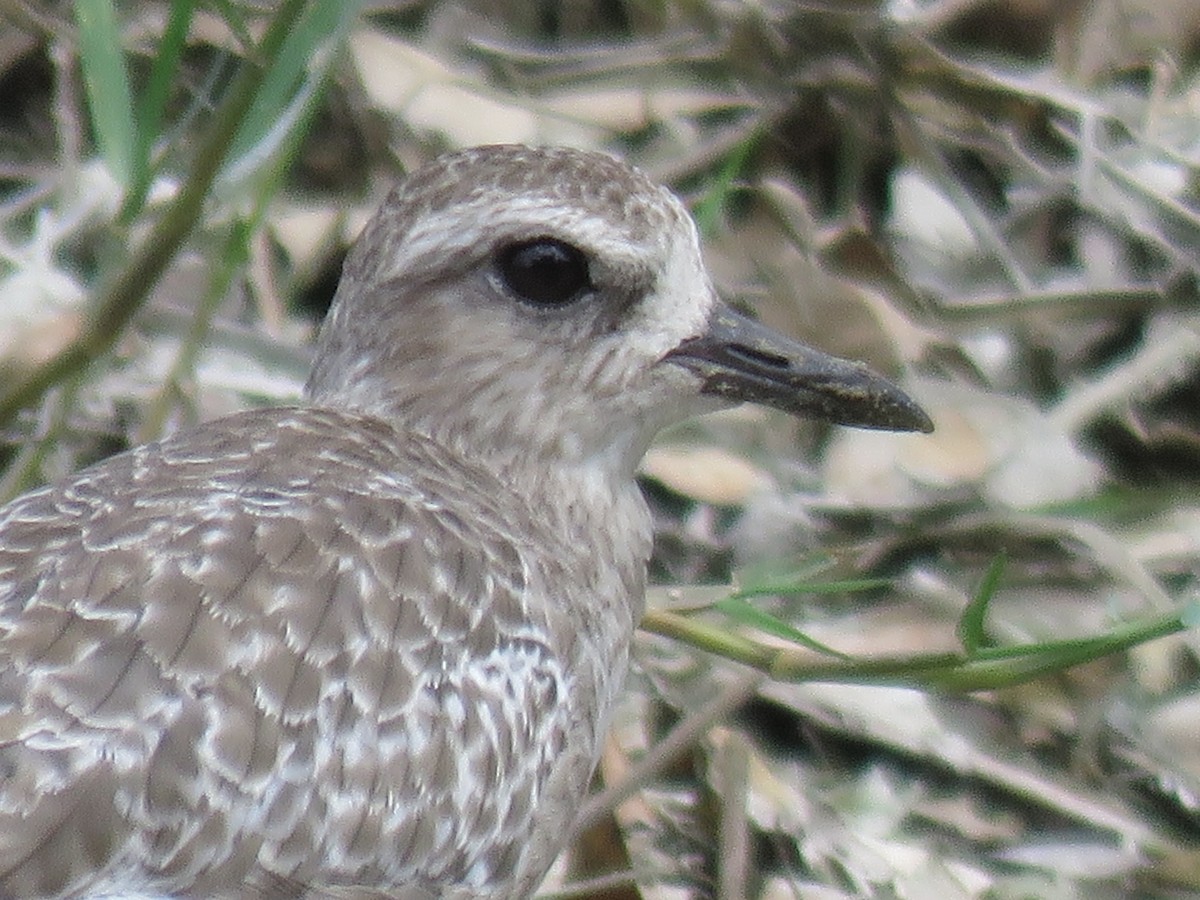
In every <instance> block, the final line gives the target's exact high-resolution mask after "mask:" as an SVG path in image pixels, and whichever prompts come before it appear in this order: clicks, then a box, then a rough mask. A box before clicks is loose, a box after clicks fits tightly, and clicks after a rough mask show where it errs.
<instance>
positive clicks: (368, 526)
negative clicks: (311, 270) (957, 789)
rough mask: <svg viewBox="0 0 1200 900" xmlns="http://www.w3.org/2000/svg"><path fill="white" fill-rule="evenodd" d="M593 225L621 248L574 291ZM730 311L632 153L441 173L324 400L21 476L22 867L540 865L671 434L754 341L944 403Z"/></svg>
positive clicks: (760, 363) (589, 728) (519, 154)
mask: <svg viewBox="0 0 1200 900" xmlns="http://www.w3.org/2000/svg"><path fill="white" fill-rule="evenodd" d="M546 242H560V243H551V244H550V245H549V246H550V247H551V249H552V250H553V251H554V252H553V253H549V256H546V255H545V254H546V253H547V252H548V251H545V247H546V246H547V243H546ZM562 245H569V247H573V248H576V250H577V252H578V253H579V254H580V257H579V258H582V259H583V260H585V264H586V266H585V274H586V279H585V283H584V284H583V286H582V287H578V285H577V287H578V289H577V290H575V291H574V293H570V295H569V296H568V295H567V294H566V293H564V294H563V296H562V297H559V296H558V294H556V293H555V292H554V291H555V290H557V287H555V286H554V285H553V284H552V285H551V287H552V288H554V290H551V291H550V292H549V293H547V292H546V291H544V290H543V286H542V284H541V281H537V279H542V280H546V278H548V279H550V281H551V282H553V281H554V280H555V279H558V280H562V279H563V278H564V277H569V276H571V274H572V272H575V271H577V270H570V269H567V270H564V269H561V268H556V267H557V266H558V262H561V261H562V259H563V253H564V252H565V251H563V250H562V249H561V246H562ZM526 246H533V247H534V248H535V257H534V259H535V262H536V263H537V265H544V264H545V265H549V268H545V267H543V268H541V269H538V268H536V266H534V273H533V274H534V278H535V281H536V283H535V284H534V293H536V294H537V297H536V302H534V300H532V299H531V298H530V297H529V296H526V295H525V294H523V293H522V291H523V290H525V288H524V287H521V285H525V284H527V282H526V281H524V280H523V279H524V278H525V277H526V276H527V275H528V274H529V273H528V272H527V271H520V272H518V273H517V274H516V276H514V275H513V272H512V268H513V265H518V266H520V265H523V264H524V258H522V260H521V261H520V262H519V263H518V264H513V263H511V262H510V261H509V260H510V258H511V254H510V251H511V248H513V247H517V248H521V247H526ZM536 253H542V254H543V255H541V256H536ZM556 254H557V255H556ZM566 258H567V260H568V262H570V261H571V260H575V259H576V258H575V257H574V256H572V255H571V254H569V253H568V254H567V256H566ZM547 259H549V260H550V262H549V263H548V264H547V263H546V260H547ZM555 260H557V261H558V262H555ZM564 271H565V272H566V276H564V275H563V272H564ZM514 283H516V284H517V285H518V287H514ZM573 283H574V282H569V281H568V282H567V287H570V286H571V284H573ZM547 296H548V297H549V298H550V300H551V301H553V302H546V297H547ZM722 317H724V318H722ZM718 319H720V321H721V323H722V327H725V326H729V325H730V323H731V322H734V320H731V319H729V318H728V317H727V311H725V310H724V309H723V308H722V307H720V305H719V304H718V302H717V300H716V298H715V297H714V295H713V292H712V290H711V287H710V286H709V284H708V280H707V277H706V276H705V274H704V270H703V267H702V265H701V263H700V259H699V254H698V249H697V243H696V237H695V231H694V228H693V227H692V225H691V222H690V220H689V219H688V217H687V216H686V214H685V213H684V211H683V209H682V207H681V206H680V205H679V204H678V202H677V201H676V200H674V198H672V197H671V196H670V195H669V194H668V193H667V192H665V191H664V190H663V189H661V188H659V187H657V186H655V185H653V184H652V183H651V182H650V181H648V180H647V179H646V178H645V177H644V176H642V175H641V174H639V173H637V172H635V171H634V170H632V169H629V168H627V167H625V166H624V165H622V164H620V163H617V162H615V161H613V160H611V159H609V158H608V157H603V156H598V155H595V154H585V153H580V152H577V151H567V150H531V149H528V148H519V147H493V148H480V149H477V150H472V151H465V152H461V153H458V154H452V155H450V156H447V157H443V158H442V159H441V160H439V161H437V162H435V163H433V164H432V165H431V166H430V167H428V168H427V169H425V170H422V171H421V172H418V173H417V174H415V175H414V176H413V177H412V178H411V179H410V180H409V181H407V182H406V183H405V184H404V185H402V186H401V187H400V188H398V189H397V191H396V192H394V194H393V196H392V197H391V198H389V200H388V202H387V203H386V204H385V205H384V207H383V209H382V210H381V211H380V213H379V214H378V216H377V217H376V219H375V220H374V221H373V222H372V223H371V224H370V225H369V226H368V228H367V230H366V232H365V233H364V235H363V237H362V238H361V239H360V241H359V243H358V244H357V246H356V248H355V249H354V251H353V252H352V254H351V256H350V258H349V260H348V261H347V264H346V271H345V274H344V277H343V281H342V283H341V285H340V287H339V291H338V296H337V298H336V301H335V306H334V309H333V311H332V312H331V314H330V318H329V321H328V322H327V323H326V326H325V328H324V330H323V333H322V337H321V340H320V343H319V346H318V352H317V357H316V361H315V364H314V370H313V376H312V378H311V379H310V382H309V386H308V397H309V402H308V405H306V406H304V407H299V408H287V409H270V410H256V411H251V412H245V413H241V414H237V415H234V416H229V417H226V418H224V419H220V420H218V421H215V422H211V423H209V424H206V425H203V426H200V427H198V428H195V429H192V430H190V431H187V432H183V433H181V434H179V435H176V436H174V437H172V438H169V439H167V440H165V441H162V442H159V443H155V444H150V445H147V446H144V447H139V448H136V449H134V450H131V451H129V452H127V453H124V454H121V455H118V456H115V457H113V458H111V459H109V460H107V461H105V462H103V463H101V464H99V465H97V466H94V467H92V468H90V469H87V470H84V471H83V472H80V473H78V474H76V475H74V476H72V477H71V478H68V479H67V480H65V481H64V482H62V483H60V484H58V485H55V486H52V487H49V488H45V489H43V490H39V491H36V492H34V493H31V494H28V495H26V496H24V497H22V498H20V499H18V500H16V501H15V502H13V503H11V504H9V505H8V506H7V507H4V508H2V509H0V897H8V896H12V897H25V896H129V897H133V896H138V897H149V896H195V897H200V896H204V897H210V896H224V897H242V896H245V897H285V896H286V897H294V896H303V897H347V898H351V897H363V898H367V897H384V896H387V897H400V898H426V897H458V898H482V897H497V898H518V897H526V896H529V895H530V894H531V893H532V892H533V890H534V889H535V888H536V886H537V884H538V882H539V881H540V880H541V878H542V877H543V875H544V873H545V871H546V869H547V868H548V867H549V865H550V863H551V862H552V861H553V858H554V856H555V855H556V854H557V853H558V851H559V850H560V849H561V847H560V845H561V842H562V840H563V838H564V836H565V833H566V832H567V829H568V826H569V824H570V821H571V817H572V814H573V812H574V810H575V808H576V807H577V804H578V802H579V800H580V798H581V797H582V795H583V793H584V791H585V790H586V787H587V783H588V779H589V777H590V774H591V771H592V768H593V766H594V764H595V760H596V755H597V752H598V747H599V742H600V739H601V737H602V734H603V730H604V728H605V724H606V721H607V717H608V713H609V710H610V709H611V704H612V700H613V698H614V695H615V693H616V691H617V690H618V689H619V687H620V683H621V680H622V677H623V673H624V670H625V667H626V663H627V656H628V647H629V640H630V637H631V634H632V631H633V628H634V626H635V624H636V621H637V619H638V617H639V616H640V614H641V610H642V600H643V591H644V578H645V561H646V558H647V556H648V554H649V550H650V528H649V522H648V517H647V514H646V510H645V506H644V504H643V502H642V500H641V497H640V495H639V494H638V492H637V489H636V487H635V485H634V483H633V479H632V475H633V469H634V466H635V465H636V463H637V461H638V459H639V458H640V457H641V454H642V452H643V450H644V448H645V446H646V444H647V443H648V441H649V440H650V439H651V437H652V436H653V434H654V433H655V432H656V431H657V430H658V429H659V428H661V427H662V426H663V425H664V424H667V423H669V422H671V421H674V420H677V419H679V418H682V417H683V416H686V415H688V414H691V413H693V412H697V411H703V410H704V409H706V408H712V407H713V406H715V405H719V403H722V402H727V401H728V400H732V399H737V384H739V383H740V382H739V381H738V379H739V378H740V379H745V382H746V384H747V386H748V387H747V394H748V395H749V396H753V397H754V398H755V399H757V400H760V401H765V402H775V400H778V401H779V405H783V406H785V407H786V408H789V409H793V411H795V410H796V408H797V407H798V406H799V407H802V408H804V409H807V408H809V406H810V405H811V404H809V403H808V402H807V401H804V402H801V401H798V400H797V399H796V398H797V396H803V392H804V391H809V392H810V393H812V394H813V396H814V397H815V396H818V395H819V397H820V398H821V400H820V403H818V404H817V405H816V406H815V407H813V408H817V409H818V410H819V411H820V412H821V413H822V414H824V415H829V416H831V417H833V418H837V419H842V420H846V421H851V422H857V423H859V424H867V425H873V426H878V427H897V428H922V427H925V426H926V425H927V420H924V419H923V417H922V416H921V414H920V413H919V411H918V410H916V408H915V407H914V406H912V405H911V402H910V401H908V400H907V398H905V397H904V396H903V395H902V394H900V393H899V392H898V391H896V390H895V389H894V388H891V387H889V386H888V385H887V384H886V383H885V382H883V381H882V380H881V379H878V378H877V377H876V376H873V375H871V374H870V373H868V372H866V371H865V370H863V369H862V368H861V367H857V366H854V365H852V364H847V363H842V362H840V361H835V360H831V359H829V358H826V357H821V356H819V355H818V354H815V353H814V352H812V351H808V350H806V349H805V348H800V347H798V346H797V345H790V344H783V343H780V344H779V345H778V346H774V345H772V347H770V348H767V347H766V345H765V344H761V343H756V342H761V341H764V340H769V338H764V337H763V336H762V334H760V333H758V332H755V333H754V334H753V335H752V336H751V337H750V338H746V341H747V342H745V343H738V341H737V340H734V339H731V338H728V337H727V336H723V337H722V338H721V341H722V343H721V344H720V346H719V347H717V346H716V345H714V344H713V343H712V342H706V341H705V339H704V335H705V334H706V333H707V332H706V329H707V328H708V326H709V324H710V323H713V322H716V321H717V320H718ZM734 324H735V325H736V322H734ZM731 348H732V350H731ZM781 348H782V349H781ZM729 353H733V356H732V357H729V358H727V357H728V354H729ZM722 354H724V355H722ZM787 354H791V356H790V357H789V356H788V355H787ZM789 358H790V359H792V360H793V361H794V362H795V365H791V367H789V365H790V364H789V363H788V362H787V359H789ZM731 360H732V361H731ZM781 360H782V362H781ZM806 367H807V368H806ZM810 369H812V371H813V372H815V371H817V370H819V371H820V373H821V377H820V378H816V379H815V380H814V377H813V375H812V372H810V371H809V370H810ZM731 379H732V380H731ZM731 385H733V387H731ZM764 385H766V386H767V387H765V388H764ZM772 392H774V393H775V394H778V397H774V395H773V394H772ZM785 395H786V400H785V399H784V398H785ZM830 404H832V407H830ZM827 407H830V408H832V410H833V411H832V412H831V411H830V408H827Z"/></svg>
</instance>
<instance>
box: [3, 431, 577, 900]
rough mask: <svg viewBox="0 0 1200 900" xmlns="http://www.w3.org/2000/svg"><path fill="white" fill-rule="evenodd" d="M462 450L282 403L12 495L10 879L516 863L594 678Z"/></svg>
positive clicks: (441, 868) (448, 868) (222, 878)
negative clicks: (576, 680)
mask: <svg viewBox="0 0 1200 900" xmlns="http://www.w3.org/2000/svg"><path fill="white" fill-rule="evenodd" d="M460 465H464V464H450V463H448V462H447V460H446V458H445V454H441V453H439V452H438V450H437V448H436V447H433V446H431V445H429V444H428V443H427V442H422V441H420V440H413V439H410V438H402V437H401V436H399V435H398V434H396V433H395V432H393V431H391V429H389V428H388V427H387V426H386V425H383V424H382V423H378V422H374V421H372V420H365V419H362V418H356V417H351V416H346V415H344V414H339V413H334V412H330V411H323V410H312V409H297V410H283V411H261V410H260V411H256V412H253V413H248V414H243V415H240V416H234V417H229V418H227V419H224V420H221V421H220V422H219V423H214V424H213V425H210V426H208V427H202V428H201V429H198V430H195V431H192V432H189V433H188V434H187V435H186V436H184V437H182V438H179V439H173V440H169V441H166V442H163V443H161V444H154V445H148V446H147V447H143V448H138V449H136V450H133V451H130V452H128V453H125V454H122V455H119V456H117V457H113V458H111V459H109V460H107V461H105V462H104V463H102V464H100V465H99V466H96V467H93V468H91V469H89V470H85V471H84V472H82V473H80V474H77V475H76V476H74V477H72V478H70V479H68V480H67V481H66V482H64V483H63V484H60V485H58V486H56V487H53V488H47V489H43V490H39V491H37V492H34V493H32V494H29V495H27V496H25V497H23V498H21V499H19V500H17V501H15V502H14V503H12V504H10V505H9V506H7V507H5V508H3V509H0V895H10V894H11V895H28V894H41V895H53V894H62V893H67V892H74V891H79V890H96V889H105V890H108V889H112V888H113V886H116V887H117V889H127V888H128V886H129V885H131V884H132V885H137V886H148V887H149V888H152V889H153V890H156V891H164V892H176V891H181V890H184V889H188V890H189V891H190V892H192V893H195V892H197V891H199V892H200V893H218V892H220V891H221V890H229V889H230V888H231V887H234V886H236V885H238V884H240V883H242V879H250V881H253V880H254V879H255V878H260V877H261V878H263V879H275V878H280V879H286V880H288V881H289V883H308V882H314V883H328V884H333V885H336V884H338V883H360V884H368V883H379V884H393V885H395V884H406V883H412V884H422V883H429V884H438V883H440V882H442V881H459V882H462V883H466V884H471V885H476V884H477V885H486V884H490V883H499V882H501V881H503V879H505V878H511V877H513V874H514V872H516V871H517V870H518V869H519V868H520V866H521V865H522V861H521V858H522V854H523V853H524V852H525V851H526V849H527V848H525V846H524V842H525V840H526V839H527V836H528V834H529V831H530V828H531V822H532V815H533V811H534V807H535V805H536V804H537V803H538V801H539V794H541V793H544V792H545V791H547V790H556V788H555V786H554V785H553V784H549V783H548V782H547V775H546V773H547V772H549V771H551V769H552V768H554V766H553V765H552V764H553V763H554V762H555V760H556V758H557V757H559V756H560V755H562V754H563V753H564V750H565V748H566V744H567V740H568V735H569V731H570V729H571V726H572V716H573V715H574V713H573V712H572V711H571V709H570V708H569V703H568V697H569V695H570V693H571V691H570V685H569V683H568V682H569V679H570V677H571V675H570V673H569V666H568V665H566V663H565V662H564V659H563V658H562V653H561V648H560V647H558V646H557V645H556V639H555V634H557V633H560V632H561V631H562V627H561V625H560V624H555V623H554V622H553V621H551V619H550V618H548V617H550V616H552V613H551V612H548V611H547V610H546V609H545V604H537V603H532V602H531V601H530V598H531V597H536V596H538V594H539V592H540V591H542V590H543V588H544V585H543V584H542V582H543V581H544V580H545V579H546V578H548V577H550V578H552V577H554V576H553V573H547V572H545V571H544V567H543V566H542V564H541V562H539V557H538V556H537V555H536V554H532V555H531V554H530V553H529V552H528V549H527V547H525V546H524V544H523V542H522V541H521V540H514V539H512V538H510V537H506V536H505V533H506V523H505V522H504V521H502V518H501V516H500V512H499V511H500V509H501V508H505V503H504V502H502V501H503V500H504V498H502V497H501V495H502V494H503V492H504V491H505V490H506V489H505V488H504V486H503V485H502V484H500V483H499V482H498V481H495V479H492V478H491V477H490V476H488V475H487V474H486V473H485V472H481V471H460V470H459V469H458V468H457V467H458V466H460ZM464 486H473V489H472V490H470V491H469V492H468V490H467V487H464ZM507 502H508V503H510V504H511V503H514V502H517V501H516V500H515V498H507ZM472 503H473V504H474V506H472V505H471V504H472ZM464 504H465V505H464ZM463 509H470V510H471V511H472V514H471V515H469V516H467V515H463V514H462V513H461V510H463ZM544 537H545V539H546V540H551V536H548V535H547V536H544ZM535 710H536V711H538V712H537V714H536V715H535V714H531V711H535ZM588 752H589V753H590V748H589V750H588ZM589 766H590V761H589V762H588V763H583V764H577V765H572V766H570V767H568V768H569V769H570V774H569V775H567V776H565V777H568V778H570V779H571V780H572V781H574V782H580V781H582V780H583V779H586V778H587V770H588V768H589ZM555 771H564V770H563V769H562V767H561V766H560V767H558V768H557V769H556V770H555ZM553 777H557V776H553ZM572 790H582V784H575V785H573V786H572Z"/></svg>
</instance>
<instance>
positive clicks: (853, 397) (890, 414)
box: [663, 303, 933, 432]
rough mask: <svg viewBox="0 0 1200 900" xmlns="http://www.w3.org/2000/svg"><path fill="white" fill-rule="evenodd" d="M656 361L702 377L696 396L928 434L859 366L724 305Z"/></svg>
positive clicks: (900, 395) (928, 425)
mask: <svg viewBox="0 0 1200 900" xmlns="http://www.w3.org/2000/svg"><path fill="white" fill-rule="evenodd" d="M663 359H664V361H667V362H673V363H675V364H677V365H680V366H683V367H684V368H686V369H691V370H692V371H693V372H695V373H696V374H698V375H699V376H700V377H701V378H703V379H704V383H703V386H702V387H701V389H700V390H701V393H704V394H709V395H713V396H717V397H723V398H725V399H726V400H730V401H733V402H738V401H748V402H751V403H761V404H763V405H765V406H772V407H774V408H775V409H781V410H783V411H784V412H787V413H791V414H792V415H797V416H807V417H811V418H816V419H825V420H827V421H830V422H834V423H836V424H838V425H854V426H857V427H859V428H880V429H885V430H887V431H921V432H930V431H933V422H932V421H930V418H929V416H928V415H926V414H925V411H924V410H923V409H921V407H919V406H918V405H917V404H916V402H915V401H914V400H913V399H912V398H911V397H909V396H908V395H907V394H906V393H904V392H903V391H902V390H900V388H898V387H896V386H895V385H894V384H892V383H891V382H890V381H888V380H887V379H886V378H884V377H882V376H880V375H876V374H875V373H874V372H872V371H871V370H870V369H868V368H867V367H866V366H865V365H863V364H862V363H860V362H851V361H850V360H845V359H838V358H837V357H836V356H829V355H828V354H825V353H821V352H820V351H818V350H814V349H812V348H811V347H806V346H805V345H804V344H801V343H798V342H796V341H792V340H788V339H787V338H785V337H784V336H783V335H781V334H779V333H778V332H776V331H772V330H771V329H770V328H767V327H766V326H765V325H761V324H759V323H758V322H756V321H754V320H753V319H750V318H747V317H746V316H743V315H741V314H740V313H737V312H734V310H733V309H731V308H730V307H728V306H726V305H725V304H724V303H721V304H718V305H717V307H716V309H715V310H714V311H713V313H712V316H711V317H710V318H709V322H708V330H707V331H705V332H704V333H703V334H701V335H698V336H697V337H693V338H688V339H687V340H685V341H684V342H683V343H682V344H680V345H679V346H678V347H676V348H675V349H674V350H672V351H671V352H669V353H668V354H667V355H666V356H665V357H664V358H663Z"/></svg>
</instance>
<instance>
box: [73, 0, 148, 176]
mask: <svg viewBox="0 0 1200 900" xmlns="http://www.w3.org/2000/svg"><path fill="white" fill-rule="evenodd" d="M75 22H76V24H77V25H78V26H79V64H80V68H81V69H82V71H83V83H84V89H85V90H86V92H87V100H88V109H89V111H90V112H91V120H92V131H93V133H94V135H95V138H96V144H97V146H99V148H100V155H101V156H102V157H103V158H104V161H105V162H106V163H108V167H109V170H110V171H111V172H112V175H113V177H114V178H116V179H117V181H118V182H120V184H121V185H122V186H124V187H125V188H129V187H130V185H131V184H132V181H133V158H134V153H135V152H136V151H135V147H136V146H137V144H138V136H137V126H136V124H135V122H134V117H133V101H132V96H133V95H132V92H131V91H130V89H129V75H128V73H127V72H126V69H125V57H124V55H123V54H122V52H121V32H120V29H119V28H118V26H117V14H116V10H115V8H114V6H113V3H112V2H111V0H75Z"/></svg>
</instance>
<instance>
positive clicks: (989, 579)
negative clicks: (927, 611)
mask: <svg viewBox="0 0 1200 900" xmlns="http://www.w3.org/2000/svg"><path fill="white" fill-rule="evenodd" d="M1007 563H1008V555H1007V554H1006V553H1005V552H1004V551H1003V550H1001V551H1000V552H999V553H997V554H996V556H995V558H994V559H993V560H992V564H991V565H990V566H988V570H987V572H985V573H984V576H983V581H981V582H980V583H979V589H978V590H977V591H976V592H975V596H974V597H973V598H972V599H971V602H970V603H968V604H967V608H966V609H965V610H963V614H962V617H961V618H959V620H958V639H959V640H960V641H962V645H963V649H964V650H966V651H967V655H968V656H970V655H972V654H974V653H975V652H976V651H977V650H979V648H981V647H982V646H984V644H985V643H987V633H986V632H985V630H984V623H985V622H986V621H987V611H988V605H989V604H990V603H991V602H992V598H993V597H994V596H996V589H997V588H998V587H999V586H1000V578H1001V576H1002V575H1003V574H1004V567H1005V565H1006V564H1007Z"/></svg>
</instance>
